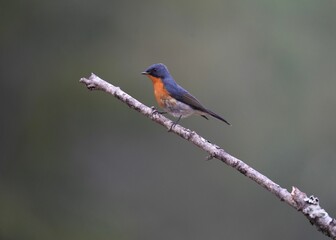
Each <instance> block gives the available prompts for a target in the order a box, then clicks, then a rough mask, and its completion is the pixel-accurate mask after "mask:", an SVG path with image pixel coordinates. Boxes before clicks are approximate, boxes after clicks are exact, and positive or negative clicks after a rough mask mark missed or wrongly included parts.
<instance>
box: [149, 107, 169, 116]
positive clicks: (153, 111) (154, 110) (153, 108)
mask: <svg viewBox="0 0 336 240" xmlns="http://www.w3.org/2000/svg"><path fill="white" fill-rule="evenodd" d="M151 109H152V114H156V113H158V114H166V113H167V112H160V111H158V110H157V109H156V108H155V107H154V106H151Z"/></svg>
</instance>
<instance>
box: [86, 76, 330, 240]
mask: <svg viewBox="0 0 336 240" xmlns="http://www.w3.org/2000/svg"><path fill="white" fill-rule="evenodd" d="M80 82H81V83H84V84H85V85H86V86H87V88H88V89H90V90H102V91H105V92H107V93H109V94H111V95H113V96H115V97H116V98H118V99H119V100H120V101H122V102H124V103H126V104H127V105H128V106H129V107H130V108H133V109H135V110H136V111H138V112H140V113H142V114H143V115H145V116H147V117H148V118H150V119H151V120H152V121H155V122H156V123H159V124H161V125H162V126H164V127H166V128H167V129H170V127H171V126H172V124H173V122H172V121H171V120H169V119H168V118H166V117H164V116H163V115H161V114H160V113H159V112H157V111H156V110H155V108H154V107H152V108H150V107H147V106H146V105H144V104H142V103H141V102H139V101H138V100H136V99H134V98H133V97H131V96H130V95H128V94H127V93H125V92H124V91H122V90H121V89H120V88H119V87H115V86H113V85H112V84H110V83H108V82H106V81H104V80H102V79H101V78H99V77H98V76H96V75H95V74H93V73H92V74H91V76H90V77H89V78H81V79H80ZM171 132H173V133H175V134H177V135H179V136H180V137H182V138H184V139H186V140H187V141H189V142H192V143H193V144H194V145H196V146H197V147H199V148H201V149H203V150H204V151H206V152H207V153H208V154H209V156H208V157H207V159H208V160H209V159H212V158H216V159H218V160H220V161H222V162H224V163H225V164H227V165H229V166H231V167H233V168H234V169H236V170H238V171H239V172H241V173H242V174H243V175H245V176H246V177H248V178H250V179H251V180H253V181H254V182H256V183H257V184H259V185H260V186H262V187H264V188H265V189H267V190H268V191H270V192H271V193H273V194H274V195H275V196H277V197H278V198H279V199H280V200H281V201H284V202H286V203H287V204H288V205H290V206H291V207H293V208H295V209H296V210H298V211H299V212H301V213H303V214H304V215H305V216H306V217H307V218H308V220H309V221H310V223H311V224H313V225H315V226H316V227H317V229H318V230H319V231H321V232H322V233H324V234H325V235H327V236H329V237H330V238H332V239H336V220H335V219H334V218H331V217H330V216H329V214H328V213H327V212H326V211H325V210H324V209H322V208H321V207H320V205H319V200H318V199H317V198H316V197H314V196H310V197H307V195H306V194H305V193H304V192H301V191H300V190H299V189H298V188H296V187H293V190H292V192H291V193H289V192H288V191H287V190H286V189H285V188H282V187H281V186H279V185H278V184H276V183H275V182H273V181H272V180H271V179H269V178H267V177H266V176H264V175H262V174H261V173H259V172H258V171H256V170H254V169H253V168H252V167H250V166H249V165H247V164H246V163H244V162H243V161H241V160H239V159H238V158H235V157H234V156H232V155H230V154H228V153H227V152H225V151H224V149H222V148H220V147H219V146H217V145H215V144H213V143H210V142H209V141H208V140H206V139H204V138H203V137H201V136H200V135H198V134H197V133H196V132H194V131H191V130H189V129H186V128H184V127H182V126H180V125H176V126H174V127H173V128H172V129H171Z"/></svg>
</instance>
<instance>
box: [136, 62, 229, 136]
mask: <svg viewBox="0 0 336 240" xmlns="http://www.w3.org/2000/svg"><path fill="white" fill-rule="evenodd" d="M141 74H143V75H146V76H147V77H148V78H149V79H150V80H152V83H153V87H154V95H155V99H156V101H157V103H158V104H159V106H160V107H161V108H163V109H164V110H165V111H166V112H160V113H169V114H170V115H172V116H174V117H176V118H177V120H176V121H175V122H173V124H172V126H171V128H170V129H169V130H171V129H172V128H173V127H174V126H175V125H176V124H177V123H178V122H179V121H180V119H181V118H185V117H189V116H191V115H193V114H198V115H200V116H202V117H204V118H205V119H208V117H207V116H209V115H210V116H212V117H214V118H217V119H219V120H221V121H223V122H225V123H226V124H228V125H231V124H230V123H229V122H228V121H227V120H225V119H224V118H223V117H221V116H219V115H218V114H217V113H214V112H213V111H211V110H209V109H207V108H206V107H204V106H203V105H202V104H201V103H200V101H198V100H197V99H196V98H195V97H194V96H193V95H191V94H190V93H189V92H188V91H187V90H185V89H184V88H183V87H181V86H180V85H178V84H177V83H176V82H175V80H174V78H173V77H172V75H171V74H170V73H169V70H168V68H167V67H166V66H165V65H164V64H163V63H155V64H153V65H151V66H149V67H148V68H147V69H146V70H145V71H144V72H142V73H141Z"/></svg>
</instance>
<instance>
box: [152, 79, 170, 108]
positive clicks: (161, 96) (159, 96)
mask: <svg viewBox="0 0 336 240" xmlns="http://www.w3.org/2000/svg"><path fill="white" fill-rule="evenodd" d="M148 77H149V78H150V80H152V82H153V86H154V95H155V99H156V101H157V102H158V104H159V105H160V107H163V108H164V107H165V105H164V102H165V101H166V100H169V99H170V98H171V97H170V95H169V93H168V91H167V90H166V88H165V87H164V85H163V82H162V80H161V79H160V78H156V77H153V76H150V75H149V76H148Z"/></svg>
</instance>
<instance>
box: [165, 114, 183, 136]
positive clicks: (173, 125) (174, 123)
mask: <svg viewBox="0 0 336 240" xmlns="http://www.w3.org/2000/svg"><path fill="white" fill-rule="evenodd" d="M181 118H182V115H180V116H179V118H178V119H177V120H176V121H175V122H173V124H172V125H171V126H170V128H169V129H168V132H170V131H171V130H172V129H173V127H175V126H176V124H177V123H178V122H179V121H180V120H181Z"/></svg>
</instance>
